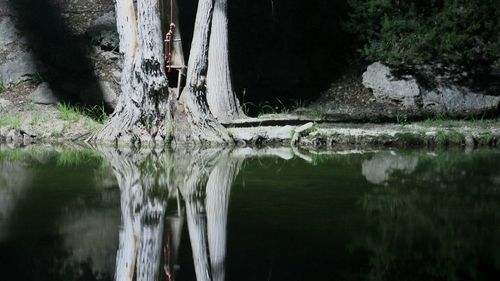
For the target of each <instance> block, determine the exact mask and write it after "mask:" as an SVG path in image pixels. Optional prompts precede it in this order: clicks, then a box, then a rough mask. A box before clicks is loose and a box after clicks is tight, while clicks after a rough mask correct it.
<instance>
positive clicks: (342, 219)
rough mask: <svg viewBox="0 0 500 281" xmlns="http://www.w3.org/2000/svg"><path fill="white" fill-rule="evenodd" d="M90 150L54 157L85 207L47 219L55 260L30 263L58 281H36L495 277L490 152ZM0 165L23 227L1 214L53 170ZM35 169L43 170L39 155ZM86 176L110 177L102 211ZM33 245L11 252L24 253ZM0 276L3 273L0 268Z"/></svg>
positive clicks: (497, 182) (497, 197) (498, 215)
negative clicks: (54, 233) (57, 236)
mask: <svg viewBox="0 0 500 281" xmlns="http://www.w3.org/2000/svg"><path fill="white" fill-rule="evenodd" d="M97 150H98V152H99V154H96V153H95V152H92V154H85V153H83V154H70V155H66V156H63V155H64V154H61V155H59V156H57V161H56V163H57V165H62V167H65V170H64V172H65V174H68V175H67V176H68V178H67V179H66V180H69V179H70V178H72V177H75V176H74V174H75V173H78V174H80V177H81V178H77V179H75V178H73V181H71V180H69V181H68V182H66V184H72V182H74V181H75V180H79V182H80V184H79V185H78V188H75V189H68V190H66V193H67V194H70V193H72V194H73V196H75V198H78V200H75V199H71V200H67V199H66V201H75V202H86V205H85V206H87V207H86V208H83V209H81V208H80V209H78V208H70V209H67V211H65V212H63V214H64V215H62V219H61V218H60V219H59V221H60V222H58V223H55V221H56V218H54V217H53V216H52V217H51V224H53V225H57V227H56V228H57V229H58V232H59V233H60V235H61V237H62V238H60V239H61V240H62V242H59V243H58V241H59V240H54V241H52V242H53V243H52V244H50V245H49V246H48V247H49V248H51V249H52V248H55V249H57V251H56V250H52V251H55V252H56V253H55V254H54V253H53V255H55V256H56V257H57V258H55V257H52V256H50V255H48V254H47V253H45V254H41V255H39V256H36V255H35V257H37V258H39V259H41V261H40V262H41V263H42V264H43V265H44V266H46V268H47V271H50V272H55V273H52V275H50V277H51V278H49V279H47V278H45V279H44V276H47V275H48V274H47V273H44V272H43V267H40V266H35V268H37V269H38V270H39V271H40V272H39V275H38V277H39V279H37V280H62V279H64V280H69V279H68V278H64V276H63V275H61V276H59V275H58V274H60V272H66V274H68V275H66V277H68V276H69V277H71V278H73V279H71V278H70V279H71V280H110V279H111V276H113V275H114V276H115V280H119V281H125V280H146V281H156V280H169V281H170V280H179V281H182V280H197V281H207V280H214V281H222V280H268V279H271V280H308V278H310V280H337V279H341V280H401V279H404V280H492V279H494V278H492V277H495V276H498V274H500V256H499V255H498V253H499V250H500V248H499V247H500V243H499V242H500V241H499V240H498V237H500V229H499V228H498V225H499V223H500V204H499V203H500V194H499V190H500V177H499V176H498V168H500V166H499V163H500V162H499V159H500V154H499V153H498V152H495V151H489V150H486V151H477V152H472V153H470V154H464V153H463V152H461V151H460V152H459V151H457V152H453V151H446V152H438V153H426V152H418V151H415V152H412V151H410V152H394V151H373V152H369V151H368V152H363V153H361V154H358V153H359V151H340V152H325V153H318V152H316V151H313V152H311V151H297V150H294V149H292V148H263V149H258V150H256V149H250V148H235V149H230V150H227V149H222V148H209V149H193V148H191V149H183V148H176V149H175V150H165V151H155V150H130V149H119V150H117V149H111V148H105V147H100V148H98V149H97ZM99 155H100V156H99ZM2 157H3V156H2V153H0V172H1V173H0V184H3V185H4V186H6V187H4V188H1V187H0V194H3V195H4V197H5V195H7V196H6V197H5V198H11V199H12V200H8V199H6V202H7V201H8V202H11V201H12V203H11V204H10V205H9V204H4V205H2V206H0V207H1V208H0V214H2V215H3V216H2V217H7V220H9V218H8V217H14V218H20V217H19V215H17V216H15V215H13V214H15V213H16V211H15V210H17V209H19V208H17V209H16V208H14V211H12V210H13V207H12V206H13V205H15V204H17V205H21V203H19V202H21V201H23V200H27V199H20V198H23V197H31V198H32V199H30V200H28V202H26V201H25V203H24V204H28V203H29V204H30V205H31V204H34V202H36V200H35V199H43V198H44V197H42V196H41V195H40V194H39V195H38V196H34V195H33V194H34V192H33V191H31V192H27V189H29V182H30V181H31V182H36V181H40V179H38V180H35V179H36V178H37V177H40V175H45V174H46V173H48V175H46V177H47V178H50V177H51V175H52V174H51V173H55V172H60V171H61V167H59V168H58V169H50V168H44V170H43V173H41V172H40V171H38V173H36V172H34V171H35V170H33V167H34V166H37V165H38V164H36V165H35V164H33V163H34V161H31V160H30V161H28V163H32V164H31V166H29V165H28V166H26V165H20V164H19V163H23V161H21V160H19V159H23V158H22V157H19V156H18V155H16V154H15V153H14V154H12V155H11V156H10V160H9V158H2ZM52 157H55V156H52ZM100 157H102V159H101V160H99V158H100ZM13 158H16V159H18V160H16V161H12V159H13ZM32 158H33V159H36V161H37V163H42V162H45V165H44V166H43V167H50V163H51V162H50V161H48V162H47V160H43V159H44V157H43V155H42V156H40V155H35V156H32ZM103 159H104V160H103ZM7 160H9V161H7ZM478 163H481V165H478ZM85 167H86V168H85ZM89 167H92V170H93V171H94V172H93V173H91V174H92V175H94V178H95V179H96V184H97V183H102V182H106V180H105V179H106V178H113V179H114V180H113V181H111V183H109V184H106V186H114V187H115V188H116V189H113V190H114V191H113V193H112V194H114V195H113V196H112V198H113V199H112V200H109V199H106V200H107V201H106V202H108V203H106V204H104V205H102V202H103V201H102V200H103V199H104V198H107V197H109V196H103V195H102V194H104V193H103V192H104V191H106V190H107V191H106V192H109V191H110V190H109V189H106V188H104V189H103V188H94V189H92V190H97V191H99V192H97V194H101V195H100V196H97V197H95V196H89V195H90V194H92V192H90V191H85V184H83V185H82V184H81V182H84V181H83V180H82V179H83V178H85V176H84V175H86V174H89V173H82V171H83V170H84V169H88V168H89ZM51 170H52V172H49V171H51ZM14 175H25V176H23V177H22V178H24V180H16V178H19V177H15V176H14ZM105 175H107V176H105ZM42 183H44V181H42ZM14 185H17V186H19V189H17V190H16V189H15V188H14ZM87 189H88V186H87ZM82 192H83V193H82ZM80 193H81V194H80ZM22 194H25V195H22ZM30 194H31V195H30ZM75 194H76V195H75ZM78 194H80V195H78ZM48 195H50V198H59V199H57V200H55V201H50V200H49V201H50V202H49V203H50V205H51V206H52V207H51V208H56V209H61V205H66V206H72V205H70V204H68V203H67V202H66V203H62V201H63V200H61V196H60V195H59V196H52V195H53V194H52V193H50V192H49V194H48ZM54 195H55V194H54ZM82 195H84V196H83V197H82ZM94 197H95V198H94ZM68 198H69V197H68ZM84 198H86V199H84ZM91 198H94V199H91ZM96 198H100V199H99V200H97V202H100V203H99V204H97V205H96V203H95V202H96ZM16 201H17V202H18V203H16ZM40 202H41V203H38V205H43V204H44V203H43V201H40ZM92 202H93V203H92ZM111 202H112V203H114V204H115V205H114V207H111V205H110V203H111ZM9 206H11V207H9ZM90 206H94V207H93V208H91V207H90ZM96 206H97V207H96ZM110 209H111V210H114V211H113V212H114V213H112V214H110V213H109V210H110ZM19 210H22V208H20V209H19ZM70 210H71V211H70ZM82 210H83V211H82ZM49 213H50V212H49ZM23 214H25V215H27V212H26V211H24V213H23ZM32 216H33V215H32ZM2 217H0V226H2V227H0V230H2V229H3V228H4V227H3V226H4V225H5V224H2V222H5V220H4V221H2V220H1V219H2ZM119 217H121V223H120V225H121V226H120V228H119V229H118V227H116V225H117V224H118V223H119V222H118V221H120V219H118V218H119ZM24 220H25V219H19V220H18V221H19V222H20V223H21V224H22V222H23V221H24ZM39 224H43V221H42V222H39ZM36 225H37V224H36V223H35V226H36ZM11 227H12V226H11V225H9V224H7V227H6V228H5V229H7V230H8V229H9V228H11ZM33 229H36V227H33ZM109 233H111V234H109ZM21 234H22V231H21ZM5 237H11V238H10V239H12V235H10V236H9V235H7V236H6V235H5V234H4V235H2V232H0V249H4V250H5V248H6V247H7V248H8V250H9V251H1V252H0V261H7V260H8V256H5V255H6V254H5V253H7V254H8V255H13V252H12V249H10V248H9V247H13V246H8V245H9V244H6V243H5V239H6V238H5ZM37 238H38V239H39V237H37ZM2 239H3V240H2ZM42 240H43V239H42ZM11 241H12V240H11ZM16 241H17V240H16ZM21 241H22V240H21ZM18 242H19V241H18ZM30 243H33V242H32V241H31V240H28V243H25V244H27V245H25V246H23V247H21V250H20V251H21V252H22V253H25V254H26V253H31V252H32V251H31V252H30V249H31V248H30V247H32V245H30ZM6 245H7V246H6ZM38 250H40V251H41V250H42V249H38ZM45 251H47V252H50V251H49V250H45ZM42 252H43V251H42ZM112 252H114V253H115V254H116V258H115V255H114V254H110V253H112ZM23 259H26V261H27V262H28V263H30V262H31V260H33V258H27V257H24V258H23ZM14 260H16V259H14ZM54 260H55V261H54ZM16 261H17V260H16ZM68 261H69V262H68ZM75 261H77V262H80V264H79V265H78V263H75ZM89 261H91V262H89ZM8 264H10V265H11V266H12V265H13V262H12V261H9V262H8ZM75 264H76V265H75ZM110 264H111V265H110ZM14 265H15V262H14ZM83 265H84V266H83ZM112 265H114V267H113V266H112ZM17 266H19V265H17ZM0 269H2V270H3V271H7V272H9V270H12V269H11V268H10V269H7V268H4V265H2V263H0ZM17 270H19V271H21V269H20V268H18V269H17ZM58 272H59V273H58ZM99 272H101V273H100V274H98V273H99ZM7 275H8V274H7ZM22 277H23V280H34V279H33V278H31V277H30V276H29V274H27V273H24V274H23V275H22Z"/></svg>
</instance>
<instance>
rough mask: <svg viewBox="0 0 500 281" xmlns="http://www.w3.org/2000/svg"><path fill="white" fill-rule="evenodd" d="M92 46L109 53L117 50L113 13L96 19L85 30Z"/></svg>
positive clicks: (117, 40)
mask: <svg viewBox="0 0 500 281" xmlns="http://www.w3.org/2000/svg"><path fill="white" fill-rule="evenodd" d="M87 34H88V35H89V36H90V37H91V39H92V42H93V43H94V45H97V46H100V47H101V48H102V49H104V50H107V51H110V50H115V49H117V48H118V45H119V40H120V39H119V37H118V32H117V31H116V18H115V13H114V12H113V11H111V12H108V13H105V14H104V15H102V16H101V17H99V18H97V19H96V20H95V21H94V22H93V23H92V26H90V27H89V28H88V30H87Z"/></svg>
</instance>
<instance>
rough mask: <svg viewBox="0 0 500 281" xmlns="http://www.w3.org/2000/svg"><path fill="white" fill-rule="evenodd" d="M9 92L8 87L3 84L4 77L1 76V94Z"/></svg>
mask: <svg viewBox="0 0 500 281" xmlns="http://www.w3.org/2000/svg"><path fill="white" fill-rule="evenodd" d="M6 90H7V85H5V83H4V82H3V79H2V77H1V76H0V94H1V93H3V92H5V91H6Z"/></svg>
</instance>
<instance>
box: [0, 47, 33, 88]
mask: <svg viewBox="0 0 500 281" xmlns="http://www.w3.org/2000/svg"><path fill="white" fill-rule="evenodd" d="M36 72H37V63H36V62H35V59H34V58H33V55H32V54H31V53H30V52H25V51H20V52H14V53H11V54H9V55H8V56H7V59H6V60H5V62H3V63H2V64H1V65H0V76H1V77H2V79H3V82H4V83H6V84H12V83H16V82H18V81H19V80H20V79H21V78H23V76H27V75H31V74H34V73H36Z"/></svg>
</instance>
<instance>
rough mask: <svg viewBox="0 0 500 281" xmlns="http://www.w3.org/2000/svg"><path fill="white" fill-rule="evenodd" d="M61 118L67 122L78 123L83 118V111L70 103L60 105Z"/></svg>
mask: <svg viewBox="0 0 500 281" xmlns="http://www.w3.org/2000/svg"><path fill="white" fill-rule="evenodd" d="M57 111H58V112H59V116H60V117H61V118H62V119H63V120H65V121H78V120H80V118H81V117H82V115H83V114H82V110H81V109H80V108H79V107H77V106H74V105H70V104H68V103H59V104H58V105H57Z"/></svg>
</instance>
